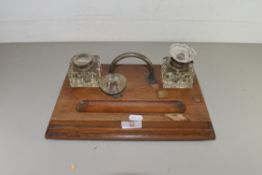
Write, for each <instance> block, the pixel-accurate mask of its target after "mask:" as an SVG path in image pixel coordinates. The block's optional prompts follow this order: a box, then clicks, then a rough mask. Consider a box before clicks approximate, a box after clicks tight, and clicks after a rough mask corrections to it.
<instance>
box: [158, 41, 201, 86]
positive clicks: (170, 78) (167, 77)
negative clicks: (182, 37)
mask: <svg viewBox="0 0 262 175" xmlns="http://www.w3.org/2000/svg"><path fill="white" fill-rule="evenodd" d="M170 55H171V56H168V57H164V58H163V63H162V67H161V71H162V82H163V88H192V86H193V81H194V75H195V74H194V68H193V61H194V59H195V58H196V51H195V49H193V48H192V47H191V46H189V45H187V44H181V43H175V44H172V45H171V46H170Z"/></svg>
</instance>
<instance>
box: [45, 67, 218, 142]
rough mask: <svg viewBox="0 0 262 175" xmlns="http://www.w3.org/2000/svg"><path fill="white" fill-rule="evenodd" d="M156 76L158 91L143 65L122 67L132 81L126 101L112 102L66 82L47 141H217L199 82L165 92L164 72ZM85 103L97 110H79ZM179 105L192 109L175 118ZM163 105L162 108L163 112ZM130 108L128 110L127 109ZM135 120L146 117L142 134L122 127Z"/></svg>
mask: <svg viewBox="0 0 262 175" xmlns="http://www.w3.org/2000/svg"><path fill="white" fill-rule="evenodd" d="M154 70H155V75H156V77H157V81H158V86H151V85H149V84H148V83H147V82H146V80H145V79H146V76H147V69H146V68H145V67H144V66H143V65H121V66H119V67H118V68H117V72H119V73H122V74H123V75H124V76H126V78H127V81H128V85H127V88H126V90H125V91H124V92H123V94H122V95H123V96H122V97H120V98H112V97H111V96H108V95H106V94H104V93H103V92H102V91H101V90H100V89H99V88H70V86H69V81H68V79H67V78H65V81H64V84H63V86H62V89H61V92H60V95H59V97H58V100H57V103H56V105H55V109H54V111H53V114H52V117H51V119H50V122H49V125H48V128H47V131H46V138H48V139H77V140H212V139H215V133H214V130H213V127H212V123H211V120H210V118H209V114H208V111H207V107H206V104H205V101H204V98H203V96H202V93H201V90H200V87H199V83H198V80H197V78H195V81H194V85H193V88H192V89H163V88H162V83H161V70H160V66H159V65H155V66H154ZM107 72H108V65H103V74H106V73H107ZM83 101H84V102H94V103H93V108H89V109H86V107H85V108H83V109H86V110H82V111H81V110H79V104H81V103H82V102H83ZM177 101H178V102H183V104H184V105H185V107H186V108H185V112H182V111H180V113H175V112H176V111H179V108H178V109H176V107H177V106H174V107H173V108H174V109H173V108H172V109H170V108H168V105H171V106H172V105H173V104H171V103H174V102H175V103H176V102H177ZM99 102H101V103H99ZM135 102H137V103H135ZM152 102H154V103H152ZM169 102H170V104H168V103H169ZM166 103H167V104H168V105H167V106H166ZM95 104H98V105H100V106H101V107H97V105H95ZM114 104H116V105H115V106H114ZM158 104H159V105H160V106H161V105H162V106H161V107H159V108H157V107H158ZM110 105H111V106H110ZM124 105H127V108H125V106H124ZM136 105H138V106H137V107H136ZM112 106H113V107H112ZM117 106H120V107H119V109H121V110H119V111H121V113H120V112H116V111H117ZM123 106H124V107H123ZM130 106H132V108H130ZM141 106H142V107H141ZM150 106H151V108H150ZM178 107H179V106H178ZM100 109H101V110H100ZM111 109H112V110H111ZM136 109H137V110H138V111H139V112H138V111H136ZM150 109H151V110H150ZM152 111H153V112H152ZM181 112H182V113H181ZM130 114H140V115H142V116H143V120H142V121H141V125H142V127H141V128H123V126H122V125H121V122H123V121H127V122H130V119H129V115H130Z"/></svg>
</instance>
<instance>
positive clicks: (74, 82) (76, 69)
mask: <svg viewBox="0 0 262 175" xmlns="http://www.w3.org/2000/svg"><path fill="white" fill-rule="evenodd" d="M67 76H68V78H69V82H70V86H71V87H99V79H100V77H101V63H100V57H99V56H98V55H89V54H86V53H82V54H79V55H75V56H73V58H72V59H71V62H70V65H69V69H68V74H67Z"/></svg>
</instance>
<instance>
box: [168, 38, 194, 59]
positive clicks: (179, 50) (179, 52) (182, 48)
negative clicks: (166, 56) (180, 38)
mask: <svg viewBox="0 0 262 175" xmlns="http://www.w3.org/2000/svg"><path fill="white" fill-rule="evenodd" d="M169 53H170V55H171V56H172V57H173V59H174V60H176V61H177V62H179V63H189V62H192V61H194V59H195V58H196V56H197V53H196V51H195V49H194V48H192V47H191V46H189V45H187V44H183V43H174V44H172V45H171V46H170V50H169Z"/></svg>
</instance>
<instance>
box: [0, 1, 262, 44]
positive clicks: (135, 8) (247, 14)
mask: <svg viewBox="0 0 262 175" xmlns="http://www.w3.org/2000/svg"><path fill="white" fill-rule="evenodd" d="M261 8H262V1H261V0H248V1H247V0H55V1H54V0H0V42H43V41H47V42H49V41H190V42H248V43H261V42H262V32H261V31H262V18H261V16H262V10H261Z"/></svg>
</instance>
